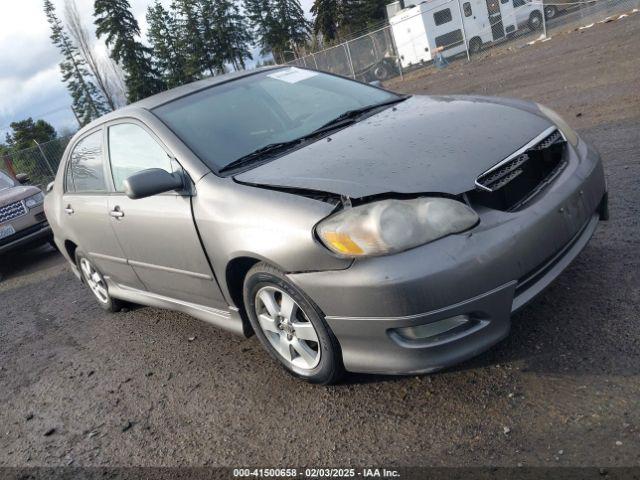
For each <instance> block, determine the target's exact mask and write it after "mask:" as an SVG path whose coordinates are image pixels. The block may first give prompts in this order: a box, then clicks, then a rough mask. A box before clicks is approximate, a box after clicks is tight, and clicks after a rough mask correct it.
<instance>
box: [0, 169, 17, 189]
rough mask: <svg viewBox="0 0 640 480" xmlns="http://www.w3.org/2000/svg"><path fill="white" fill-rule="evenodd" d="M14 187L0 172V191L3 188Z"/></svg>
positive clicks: (11, 181) (9, 179) (8, 178)
mask: <svg viewBox="0 0 640 480" xmlns="http://www.w3.org/2000/svg"><path fill="white" fill-rule="evenodd" d="M13 186H14V183H13V180H11V178H10V177H8V176H7V175H5V174H4V173H3V172H0V190H4V189H5V188H11V187H13Z"/></svg>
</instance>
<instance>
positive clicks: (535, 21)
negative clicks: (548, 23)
mask: <svg viewBox="0 0 640 480" xmlns="http://www.w3.org/2000/svg"><path fill="white" fill-rule="evenodd" d="M528 25H529V30H531V31H532V32H534V31H536V30H540V28H542V15H541V14H540V12H538V11H535V12H531V15H529V24H528Z"/></svg>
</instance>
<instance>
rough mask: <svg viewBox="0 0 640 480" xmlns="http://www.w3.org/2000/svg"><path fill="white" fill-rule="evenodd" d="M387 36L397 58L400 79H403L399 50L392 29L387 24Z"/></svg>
mask: <svg viewBox="0 0 640 480" xmlns="http://www.w3.org/2000/svg"><path fill="white" fill-rule="evenodd" d="M388 28H389V32H388V33H389V38H391V46H393V51H394V52H396V58H397V59H398V70H399V71H400V80H401V81H404V72H403V71H402V59H401V58H400V50H398V45H397V44H396V39H395V37H394V36H393V29H392V28H391V25H389V27H388Z"/></svg>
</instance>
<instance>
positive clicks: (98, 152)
mask: <svg viewBox="0 0 640 480" xmlns="http://www.w3.org/2000/svg"><path fill="white" fill-rule="evenodd" d="M66 183H67V192H76V193H83V192H104V191H106V189H107V187H106V184H105V181H104V165H103V160H102V131H101V130H99V131H97V132H94V133H92V134H91V135H88V136H86V137H84V138H83V139H82V140H80V141H79V142H78V143H77V144H76V146H75V147H74V149H73V151H72V152H71V157H70V158H69V165H68V166H67V182H66Z"/></svg>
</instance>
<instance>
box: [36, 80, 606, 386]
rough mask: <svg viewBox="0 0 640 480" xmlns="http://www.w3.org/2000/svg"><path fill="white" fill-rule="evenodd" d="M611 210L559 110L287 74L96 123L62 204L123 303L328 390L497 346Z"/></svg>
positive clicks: (73, 238)
mask: <svg viewBox="0 0 640 480" xmlns="http://www.w3.org/2000/svg"><path fill="white" fill-rule="evenodd" d="M606 199H607V196H606V187H605V179H604V172H603V168H602V163H601V161H600V159H599V157H598V155H597V154H596V153H595V152H594V151H593V150H592V149H590V148H589V147H588V146H587V145H586V143H585V142H584V141H582V140H580V139H579V138H578V136H577V135H576V134H575V132H574V131H573V130H571V128H570V127H569V126H568V125H567V124H566V123H565V122H564V121H563V120H562V119H561V118H559V117H558V115H557V114H555V113H554V112H552V111H551V110H549V109H547V108H545V107H543V106H540V105H536V104H533V103H528V102H522V101H518V100H507V99H496V98H481V97H461V96H460V97H459V96H451V97H425V96H411V97H410V96H400V95H396V94H394V93H391V92H388V91H386V90H383V89H380V88H376V87H373V86H370V85H365V84H362V83H358V82H354V81H351V80H348V79H345V78H342V77H338V76H334V75H329V74H324V73H319V72H315V71H309V70H304V69H298V68H281V67H274V68H266V69H260V70H256V71H251V72H238V73H233V74H229V75H223V76H219V77H215V78H211V79H206V80H203V81H199V82H196V83H192V84H189V85H185V86H182V87H179V88H176V89H173V90H170V91H168V92H165V93H162V94H159V95H156V96H154V97H151V98H148V99H145V100H143V101H141V102H138V103H136V104H133V105H130V106H128V107H126V108H124V109H121V110H119V111H117V112H114V113H111V114H109V115H107V116H105V117H103V118H100V119H99V120H97V121H95V122H93V123H91V124H90V125H88V126H86V127H85V128H83V129H82V130H81V131H80V132H78V133H77V134H76V136H75V138H74V139H73V140H72V141H71V142H70V144H69V146H68V148H67V151H66V152H65V155H64V157H63V160H62V163H61V166H60V169H59V171H58V174H57V177H56V180H55V185H54V186H53V190H52V191H51V193H50V194H49V195H48V196H47V198H46V201H45V207H46V212H47V216H48V217H49V219H50V222H51V225H52V227H53V231H54V234H55V241H56V243H57V245H58V246H59V248H60V251H61V252H63V254H64V255H65V257H66V258H67V260H69V262H71V265H72V266H73V267H74V270H75V271H76V274H77V275H78V276H80V277H81V278H82V279H83V281H84V282H85V283H86V284H87V285H88V286H89V288H90V289H91V291H92V292H93V294H94V295H95V297H96V299H97V300H98V302H99V303H100V305H101V306H102V307H103V308H105V309H107V310H114V311H115V310H118V309H119V308H120V307H121V305H122V301H129V302H135V303H138V304H145V305H153V306H156V307H165V308H170V309H174V310H179V311H182V312H186V313H189V314H191V315H193V316H195V317H198V318H201V319H203V320H206V321H208V322H211V323H213V324H215V325H217V326H220V327H223V328H226V329H228V330H231V331H233V332H236V333H239V334H244V335H250V334H251V333H252V332H255V333H256V334H257V336H258V338H259V339H260V341H261V342H262V344H263V345H264V347H265V348H266V349H267V350H268V351H269V353H270V354H271V355H272V356H273V357H274V358H275V359H277V360H278V361H279V362H280V363H281V364H282V365H283V366H284V367H285V368H286V369H287V370H288V371H289V372H291V373H293V374H294V375H297V376H299V377H302V378H304V379H306V380H309V381H312V382H319V383H328V382H333V381H335V380H337V379H338V378H339V376H340V375H341V373H342V372H343V370H344V369H346V370H348V371H354V372H375V373H387V374H410V373H411V374H414V373H421V372H430V371H434V370H437V369H441V368H443V367H446V366H449V365H452V364H455V363H458V362H460V361H462V360H464V359H467V358H470V357H472V356H474V355H477V354H478V353H480V352H482V351H483V350H486V349H487V348H489V347H490V346H491V345H493V344H495V343H496V342H498V341H499V340H500V339H501V338H503V337H504V336H506V335H507V332H508V331H509V325H510V315H511V313H512V312H513V311H514V310H516V309H518V308H520V307H522V306H523V305H524V304H525V303H527V302H528V301H529V300H531V299H532V298H533V297H534V296H535V295H537V294H538V293H540V291H541V290H542V289H543V288H545V287H546V286H547V285H549V283H550V282H551V281H553V279H555V278H556V277H557V276H558V275H559V274H560V272H561V271H562V270H563V269H564V268H565V267H566V266H567V265H568V264H569V262H571V260H573V258H575V257H576V255H578V253H579V252H580V251H581V250H582V249H583V248H584V246H585V245H586V243H587V241H588V240H589V238H590V237H591V235H592V234H593V232H594V229H595V228H596V225H597V223H598V220H599V219H600V218H602V217H606V215H607V203H606Z"/></svg>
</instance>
